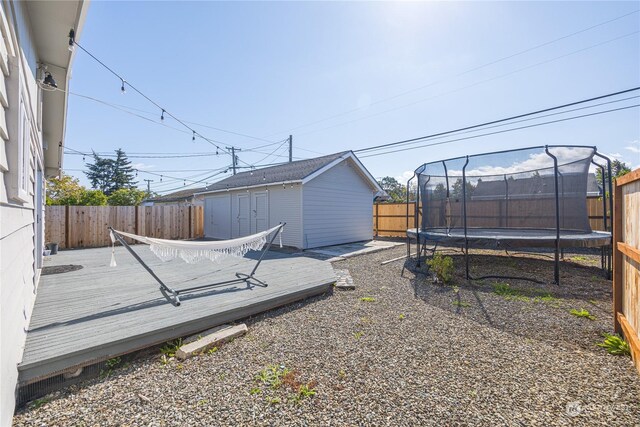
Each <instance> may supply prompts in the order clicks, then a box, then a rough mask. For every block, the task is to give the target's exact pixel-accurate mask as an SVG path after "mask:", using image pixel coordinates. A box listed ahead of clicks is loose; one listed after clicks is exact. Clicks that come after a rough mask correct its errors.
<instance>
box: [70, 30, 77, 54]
mask: <svg viewBox="0 0 640 427" xmlns="http://www.w3.org/2000/svg"><path fill="white" fill-rule="evenodd" d="M75 37H76V32H75V31H74V30H73V28H72V29H70V30H69V52H73V45H74V43H75V41H74V39H75Z"/></svg>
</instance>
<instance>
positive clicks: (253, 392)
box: [249, 387, 262, 396]
mask: <svg viewBox="0 0 640 427" xmlns="http://www.w3.org/2000/svg"><path fill="white" fill-rule="evenodd" d="M260 393H262V389H261V388H260V387H253V388H252V389H251V390H249V394H250V395H252V396H253V395H254V394H260Z"/></svg>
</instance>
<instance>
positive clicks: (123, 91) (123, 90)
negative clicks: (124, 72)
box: [120, 79, 127, 95]
mask: <svg viewBox="0 0 640 427" xmlns="http://www.w3.org/2000/svg"><path fill="white" fill-rule="evenodd" d="M120 80H122V85H121V86H120V92H121V93H122V94H123V95H124V94H125V93H127V91H126V90H125V88H124V79H120Z"/></svg>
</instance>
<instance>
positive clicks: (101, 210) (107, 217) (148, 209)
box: [44, 205, 204, 249]
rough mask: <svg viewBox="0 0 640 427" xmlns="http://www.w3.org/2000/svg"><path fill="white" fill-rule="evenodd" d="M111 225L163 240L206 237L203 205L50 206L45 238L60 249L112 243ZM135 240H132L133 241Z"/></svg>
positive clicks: (47, 214)
mask: <svg viewBox="0 0 640 427" xmlns="http://www.w3.org/2000/svg"><path fill="white" fill-rule="evenodd" d="M108 226H111V227H113V228H115V229H116V230H120V231H124V232H127V233H134V234H139V235H143V236H147V237H156V238H160V239H192V238H197V237H203V236H204V211H203V207H202V206H174V205H170V206H47V207H46V208H45V229H44V230H45V240H46V242H47V243H58V245H59V247H60V249H65V248H67V249H68V248H96V247H101V246H108V245H110V244H111V239H110V238H109V230H108V229H107V227H108ZM131 243H133V242H131Z"/></svg>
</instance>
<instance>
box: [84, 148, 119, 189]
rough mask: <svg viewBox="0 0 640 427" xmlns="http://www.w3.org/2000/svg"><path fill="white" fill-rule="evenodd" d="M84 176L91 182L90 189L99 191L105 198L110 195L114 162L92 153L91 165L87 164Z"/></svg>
mask: <svg viewBox="0 0 640 427" xmlns="http://www.w3.org/2000/svg"><path fill="white" fill-rule="evenodd" d="M86 166H87V170H86V171H85V175H87V178H89V182H91V188H93V189H96V190H100V191H102V192H103V193H104V194H106V195H107V196H108V195H110V194H111V193H112V192H113V190H114V188H113V177H114V174H115V161H114V160H113V159H108V158H106V157H100V156H98V155H97V154H96V153H95V152H94V153H93V163H87V164H86Z"/></svg>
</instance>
